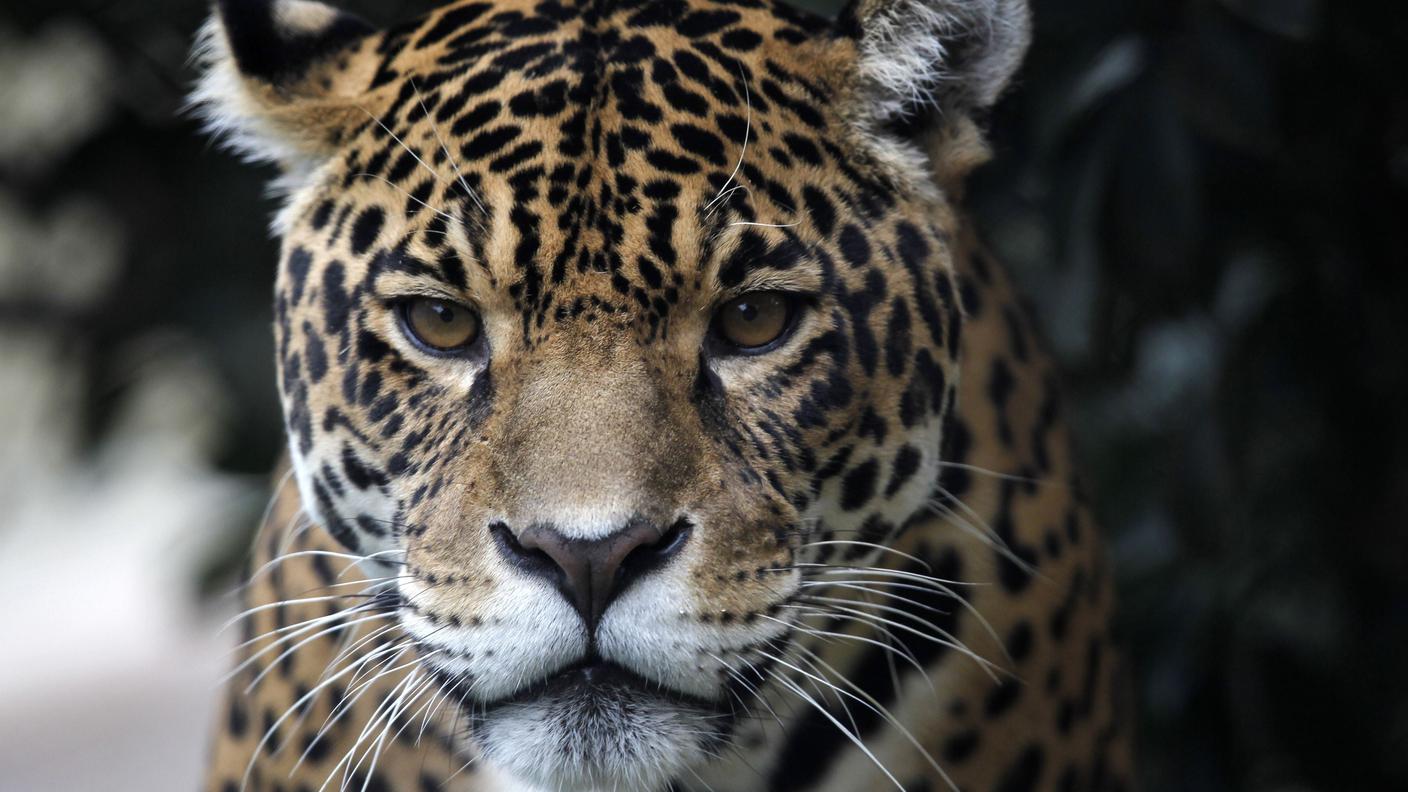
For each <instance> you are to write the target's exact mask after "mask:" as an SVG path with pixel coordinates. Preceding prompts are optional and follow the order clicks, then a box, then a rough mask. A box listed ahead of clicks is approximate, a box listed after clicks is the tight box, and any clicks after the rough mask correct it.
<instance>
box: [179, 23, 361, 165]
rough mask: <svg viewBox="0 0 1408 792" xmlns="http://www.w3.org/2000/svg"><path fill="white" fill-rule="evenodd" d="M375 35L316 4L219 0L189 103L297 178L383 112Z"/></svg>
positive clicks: (243, 148)
mask: <svg viewBox="0 0 1408 792" xmlns="http://www.w3.org/2000/svg"><path fill="white" fill-rule="evenodd" d="M375 38H376V31H375V30H374V29H373V28H372V27H371V26H370V25H368V24H367V23H366V22H363V21H362V20H361V19H359V18H357V17H355V16H352V15H350V14H346V13H343V12H341V11H338V10H337V9H335V8H332V7H331V6H328V5H324V4H323V3H320V2H315V1H314V0H218V2H217V3H216V8H215V13H214V14H213V15H212V16H211V18H210V21H209V22H207V23H206V26H205V27H204V29H203V30H202V31H201V34H200V38H199V40H198V42H197V45H196V61H197V64H198V65H199V68H200V70H201V76H200V78H199V82H198V83H197V85H196V88H195V90H194V91H193V92H192V94H191V106H192V107H193V108H194V110H195V112H196V114H197V115H198V116H199V117H200V118H201V119H202V120H203V121H204V122H205V127H206V129H207V131H209V132H210V133H211V134H213V135H214V136H216V137H217V138H219V139H220V140H221V141H222V142H224V143H225V144H226V145H228V146H230V147H231V148H232V149H234V150H235V151H237V152H239V153H240V154H241V155H243V156H244V157H246V158H247V159H250V160H254V161H261V162H275V163H277V164H279V165H280V166H281V167H282V168H283V169H284V172H285V174H286V175H287V176H288V177H290V178H292V179H294V180H295V181H296V179H297V178H298V177H300V176H301V175H303V174H306V173H307V172H309V171H311V170H312V168H314V167H316V166H317V165H318V164H320V163H321V162H322V161H323V160H325V159H326V158H327V157H329V156H331V155H332V153H333V152H334V151H336V149H337V146H338V144H339V142H340V141H341V138H342V136H343V135H344V134H345V133H346V131H347V130H349V129H350V128H352V127H353V126H354V125H357V124H360V123H364V122H365V121H366V120H367V114H368V113H374V112H376V107H375V105H378V104H379V102H378V101H377V99H378V97H377V96H376V95H375V92H372V91H370V90H369V86H370V85H371V84H372V80H373V76H374V75H375V73H376V69H377V64H378V58H377V56H376V53H375V51H374V45H373V42H374V40H375ZM285 186H289V185H285Z"/></svg>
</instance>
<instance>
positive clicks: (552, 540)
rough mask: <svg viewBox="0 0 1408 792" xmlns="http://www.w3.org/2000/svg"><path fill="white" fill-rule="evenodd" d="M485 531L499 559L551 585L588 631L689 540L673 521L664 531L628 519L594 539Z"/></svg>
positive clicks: (553, 531)
mask: <svg viewBox="0 0 1408 792" xmlns="http://www.w3.org/2000/svg"><path fill="white" fill-rule="evenodd" d="M489 531H490V533H491V534H493V536H494V540H495V544H496V545H497V546H498V548H499V552H500V553H502V554H503V555H504V557H505V558H507V559H508V560H509V561H511V562H512V563H513V564H514V565H515V566H517V567H518V568H519V569H522V570H523V571H525V572H527V573H529V574H532V575H537V576H540V577H544V578H547V579H548V580H550V581H552V582H553V584H554V585H556V586H557V587H558V590H560V591H561V592H562V594H563V596H564V597H566V598H567V601H568V602H570V603H572V604H573V605H574V606H575V607H576V608H577V612H578V613H580V614H581V615H582V619H583V620H585V621H586V623H587V628H588V629H589V630H591V629H595V627H596V623H597V621H599V620H600V619H601V614H602V613H604V612H606V606H607V605H609V604H611V600H613V599H615V598H616V597H617V596H619V595H620V594H621V592H623V591H625V590H626V589H627V588H629V587H630V585H631V584H632V583H635V582H636V581H637V580H639V579H640V578H642V577H644V576H645V575H647V574H649V573H650V572H652V571H654V570H655V569H658V568H659V567H660V566H661V565H663V564H664V563H665V562H666V561H668V560H669V559H670V558H672V557H673V556H675V555H676V554H677V553H679V551H680V549H681V548H682V547H684V544H685V541H686V540H687V539H688V538H689V534H690V524H689V521H688V520H679V521H677V522H676V523H675V524H674V525H671V526H669V527H667V528H666V527H661V526H659V525H657V524H655V523H651V522H647V521H645V520H632V521H631V522H629V523H627V524H626V526H625V527H624V528H621V529H620V530H617V531H614V532H612V533H609V534H607V535H606V536H603V537H601V538H599V539H574V538H572V537H568V536H566V535H564V534H563V533H562V532H561V531H559V530H558V529H557V528H555V527H554V526H552V525H542V524H539V525H532V526H529V527H528V528H525V529H524V530H523V531H521V532H519V533H518V534H516V535H515V534H514V533H513V531H512V530H511V529H510V528H509V527H508V526H507V525H506V524H504V523H501V522H499V523H494V524H493V525H491V526H490V527H489Z"/></svg>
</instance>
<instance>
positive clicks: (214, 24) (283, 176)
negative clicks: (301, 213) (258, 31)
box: [185, 3, 330, 235]
mask: <svg viewBox="0 0 1408 792" xmlns="http://www.w3.org/2000/svg"><path fill="white" fill-rule="evenodd" d="M296 5H298V6H305V7H306V6H315V7H317V8H323V9H326V8H327V6H323V5H322V4H321V3H299V4H296ZM305 11H307V9H306V8H305ZM329 11H330V9H329ZM307 13H313V12H312V11H307ZM299 21H300V22H312V21H314V20H310V19H308V18H307V17H306V16H305V17H304V18H303V19H301V20H299ZM192 59H193V61H194V63H195V65H196V67H197V68H198V69H199V70H200V78H199V79H198V80H197V81H196V85H195V88H194V89H192V91H191V93H190V95H189V96H188V97H187V103H186V108H185V112H186V113H188V114H190V115H192V116H194V117H195V118H197V119H198V120H199V121H200V122H201V129H202V131H203V132H204V133H205V134H207V135H209V136H210V137H211V139H212V140H214V141H216V142H217V143H218V144H219V145H220V146H222V147H224V148H226V149H228V150H230V151H232V152H234V153H235V155H236V156H238V157H240V159H242V160H244V161H245V162H249V163H256V164H263V163H271V164H275V165H278V166H279V168H280V174H279V176H278V177H277V178H275V179H274V180H273V181H271V182H270V183H269V193H270V194H271V195H273V196H274V197H275V198H277V199H279V201H280V207H281V208H280V210H279V212H278V213H277V214H276V215H275V216H274V219H273V221H272V223H271V226H272V230H273V233H274V234H275V235H281V234H282V233H283V232H284V231H285V230H287V226H288V220H289V215H290V210H291V203H290V200H289V199H290V197H291V196H292V195H293V194H294V193H296V192H297V191H298V190H299V188H301V187H303V186H304V185H306V184H308V183H310V181H311V180H312V179H313V178H314V174H315V172H316V171H317V170H318V169H319V168H320V167H321V166H322V165H324V164H325V163H326V161H327V155H326V154H325V153H323V152H320V151H318V150H316V149H313V148H310V147H309V146H308V144H307V142H306V141H303V140H301V139H299V138H298V137H297V136H296V135H291V134H289V132H288V130H287V129H286V128H284V127H282V126H281V125H280V124H279V123H278V121H277V120H275V118H274V117H273V115H272V114H271V112H270V106H269V100H270V96H271V94H272V90H271V89H269V88H267V87H265V86H263V85H261V84H259V83H258V82H256V81H252V80H251V79H250V78H248V77H246V76H244V75H243V74H241V73H240V70H239V67H238V66H237V65H236V62H235V57H234V53H233V52H231V51H230V43H229V39H228V38H227V36H226V34H225V28H224V25H223V24H222V23H221V21H220V19H219V17H218V15H217V16H212V17H211V18H210V19H209V20H208V21H207V22H206V23H205V25H204V26H203V27H202V28H201V30H200V33H199V35H198V36H197V38H196V45H195V50H194V55H193V58H192Z"/></svg>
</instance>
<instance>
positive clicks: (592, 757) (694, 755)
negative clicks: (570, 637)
mask: <svg viewBox="0 0 1408 792" xmlns="http://www.w3.org/2000/svg"><path fill="white" fill-rule="evenodd" d="M462 706H463V707H464V708H465V711H466V712H467V713H471V716H470V717H469V719H468V722H469V724H470V733H472V734H473V738H472V741H473V743H474V744H475V745H476V747H478V749H479V750H480V751H481V752H482V754H483V756H484V759H485V760H486V761H488V762H490V763H491V764H493V765H495V766H498V767H500V768H502V769H504V770H505V771H507V772H508V773H510V774H512V775H514V776H516V777H518V778H520V779H522V780H524V781H526V782H528V783H530V784H533V785H535V786H538V787H541V788H543V789H605V790H611V789H630V790H658V789H663V788H665V787H666V786H667V785H668V784H669V783H670V780H671V779H673V778H675V777H677V776H679V775H683V774H686V773H687V772H688V768H689V767H691V766H698V765H700V764H702V763H703V762H704V760H706V759H707V758H708V757H709V756H710V755H711V754H713V753H716V752H717V751H718V750H719V749H720V747H721V746H722V745H723V744H724V743H725V741H726V740H727V735H728V731H729V728H728V726H729V722H730V720H731V712H730V711H729V710H728V709H727V708H720V707H719V706H718V705H717V704H716V703H714V702H710V701H705V700H702V699H698V698H695V697H693V696H690V695H688V694H685V693H682V692H680V691H676V690H671V689H669V688H666V687H663V686H661V685H660V684H658V683H655V682H652V681H650V680H648V679H646V678H645V677H642V676H640V675H638V674H636V673H634V672H632V671H629V670H627V669H625V668H623V667H621V666H619V665H616V664H614V663H609V662H605V661H603V660H600V659H597V658H593V659H586V660H583V661H581V662H578V663H574V664H573V665H571V666H569V667H567V668H564V669H562V670H561V671H558V672H556V673H554V674H553V675H552V676H550V677H548V678H546V679H543V680H540V681H538V682H535V683H533V684H530V685H528V686H526V687H525V688H523V689H522V690H521V691H519V692H517V693H515V694H514V695H512V696H510V697H507V698H504V699H499V700H497V701H492V702H483V703H479V702H474V701H472V700H470V701H465V702H463V703H462Z"/></svg>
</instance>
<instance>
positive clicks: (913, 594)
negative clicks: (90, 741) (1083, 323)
mask: <svg viewBox="0 0 1408 792" xmlns="http://www.w3.org/2000/svg"><path fill="white" fill-rule="evenodd" d="M906 21H909V22H913V25H906ZM1026 30H1027V20H1026V7H1025V4H1023V3H1020V2H1013V1H1011V0H998V1H996V2H976V1H975V2H971V3H969V2H958V1H957V0H858V1H857V2H856V3H855V4H853V5H852V6H851V7H850V8H848V9H847V10H846V11H844V12H843V13H842V15H841V17H840V18H839V19H838V20H836V21H829V20H825V19H822V18H818V17H814V16H811V15H808V14H805V13H803V12H800V11H797V10H794V9H791V8H790V7H787V6H785V5H781V4H778V3H774V2H771V1H770V0H618V1H617V2H610V1H608V0H586V1H584V2H558V1H557V0H542V1H541V2H530V1H527V0H486V1H485V2H458V3H452V4H450V5H448V6H446V7H444V8H442V9H440V10H438V11H436V12H434V13H432V14H430V15H428V16H426V17H424V18H421V19H417V20H413V21H411V22H409V23H406V24H404V25H401V26H399V27H396V28H392V29H390V30H375V29H373V28H372V27H371V26H369V25H367V24H365V23H363V22H361V21H360V20H357V19H354V18H352V17H349V16H347V15H345V14H341V13H338V12H336V11H333V10H332V9H330V8H328V7H326V6H322V5H320V4H316V3H311V2H306V1H305V0H277V1H274V0H222V2H221V3H220V4H219V8H218V13H217V14H216V16H215V18H214V19H213V20H212V22H211V24H210V25H209V26H208V27H207V29H206V31H205V33H204V34H203V36H202V41H201V44H200V50H199V52H200V61H201V63H202V66H203V74H204V77H203V79H202V81H201V83H200V86H199V88H198V89H197V92H196V96H195V98H196V102H197V105H198V107H199V108H200V112H201V113H202V114H203V116H204V118H206V120H207V122H208V125H209V127H210V128H211V130H212V131H213V132H214V133H215V134H217V135H219V136H221V137H222V139H224V140H225V141H226V142H228V143H229V145H231V146H232V147H233V148H235V149H236V150H237V151H239V152H240V153H242V154H243V155H245V156H246V157H249V158H251V159H262V160H268V161H273V162H276V163H278V164H279V165H280V166H281V168H282V171H283V173H284V177H283V178H282V179H281V181H280V183H279V186H280V189H281V190H282V191H283V193H284V195H285V196H286V200H285V205H284V208H283V209H282V210H281V212H280V214H279V218H278V220H277V222H276V225H275V228H276V231H277V233H279V235H280V237H281V239H282V255H281V263H280V268H279V275H278V283H277V288H276V292H275V317H276V323H275V338H276V347H277V358H278V360H277V364H278V373H279V386H280V392H281V395H282V400H283V406H284V412H285V417H286V424H287V430H288V436H289V452H290V454H289V455H290V471H289V473H290V475H289V478H291V479H292V482H294V483H293V484H290V485H288V486H284V487H281V490H280V494H279V497H278V500H277V501H276V508H275V509H274V510H273V515H272V516H271V519H270V520H269V521H268V523H267V524H266V526H265V530H264V532H263V533H262V535H261V539H260V540H259V541H258V542H257V544H256V554H255V565H254V567H253V568H252V571H251V576H250V583H249V586H248V588H247V590H246V591H247V596H246V599H247V602H248V604H249V612H248V613H247V614H246V615H245V616H244V617H243V618H242V624H243V628H244V630H245V633H244V636H245V638H244V643H243V645H242V647H241V650H240V662H239V665H238V666H237V667H236V669H235V671H234V672H233V673H232V676H231V682H230V686H229V695H228V696H227V702H226V708H225V711H224V713H223V716H222V720H221V722H220V724H219V729H218V732H217V736H216V740H215V746H214V753H213V757H212V762H211V767H210V774H209V777H208V784H207V786H208V788H209V789H211V790H220V791H221V792H225V791H226V790H233V789H241V788H246V789H259V790H266V789H267V790H275V789H282V790H295V789H297V790H303V789H319V788H346V789H382V790H392V789H395V790H413V789H424V790H430V789H464V790H517V789H524V790H529V789H546V790H554V789H574V790H575V789H581V790H588V789H632V790H643V791H645V792H655V791H657V790H665V789H679V790H685V789H689V790H696V789H697V790H706V789H716V790H725V789H726V790H764V789H766V790H777V791H778V792H782V791H784V790H837V791H838V792H839V791H841V790H848V791H849V790H869V789H883V788H886V787H892V788H901V789H906V790H918V789H943V788H955V789H963V790H989V789H992V790H1001V791H1002V792H1017V790H1036V789H1062V790H1066V789H1071V790H1075V789H1115V788H1119V787H1121V786H1122V785H1124V784H1125V783H1126V780H1127V776H1128V770H1129V760H1128V753H1127V736H1126V734H1125V732H1124V731H1122V729H1121V727H1120V723H1119V720H1118V718H1117V717H1116V716H1117V714H1118V711H1119V706H1118V703H1117V701H1116V696H1115V693H1116V692H1117V691H1118V689H1119V685H1118V683H1117V680H1118V679H1119V675H1120V669H1119V665H1120V659H1119V655H1118V652H1117V651H1116V649H1115V647H1113V646H1112V645H1111V644H1110V642H1109V640H1108V637H1107V627H1108V619H1109V611H1110V607H1111V591H1110V582H1109V575H1108V572H1107V569H1106V568H1105V565H1104V562H1103V560H1102V556H1101V554H1100V550H1099V543H1098V537H1097V534H1096V529H1095V526H1094V525H1093V524H1092V521H1091V519H1090V516H1089V514H1088V511H1087V509H1086V508H1085V506H1084V505H1083V503H1082V501H1081V499H1080V496H1079V492H1078V490H1077V487H1076V482H1075V479H1074V473H1073V464H1072V461H1071V458H1070V452H1069V449H1068V447H1067V438H1066V434H1065V428H1064V425H1063V423H1062V420H1061V415H1060V404H1059V397H1058V393H1057V387H1056V383H1055V374H1054V372H1053V371H1052V368H1051V364H1050V362H1049V361H1048V359H1047V357H1046V356H1045V354H1044V352H1043V351H1042V349H1041V347H1040V343H1039V340H1038V339H1037V338H1036V335H1035V333H1034V330H1033V328H1032V326H1031V324H1030V322H1029V321H1028V319H1027V316H1026V314H1025V313H1024V312H1023V310H1022V309H1021V308H1020V303H1019V302H1018V300H1017V299H1016V298H1015V297H1014V295H1013V294H1012V291H1011V289H1010V286H1009V285H1008V282H1007V279H1006V276H1005V274H1004V273H1003V272H1002V270H1001V269H1000V268H999V267H998V266H997V264H996V263H994V262H992V261H991V260H990V259H989V258H988V257H987V256H986V254H985V253H984V252H983V250H982V249H981V247H980V246H979V245H978V244H977V243H976V241H975V239H974V237H973V234H972V232H971V230H970V228H969V226H968V224H967V221H966V218H965V217H964V216H963V214H962V213H961V211H960V209H959V208H958V206H957V205H956V200H957V196H958V195H959V194H960V191H961V184H962V178H963V176H964V175H965V174H966V173H967V171H968V170H970V169H971V167H972V166H973V165H974V164H976V163H977V162H979V161H981V160H982V159H983V157H984V156H985V149H984V147H983V144H982V141H981V136H980V135H979V134H978V132H977V127H976V125H975V124H974V118H975V117H976V115H977V114H979V113H980V112H981V111H982V110H983V109H984V108H985V107H986V106H988V105H990V104H991V103H992V102H993V101H995V99H996V98H997V96H998V95H999V93H1000V91H1001V89H1002V87H1003V86H1004V85H1005V84H1006V82H1007V81H1008V80H1009V79H1010V77H1011V75H1012V73H1013V71H1014V70H1015V68H1016V64H1017V63H1018V62H1019V61H1020V58H1021V54H1022V51H1023V50H1024V48H1025V45H1026V35H1027V34H1026ZM896 50H903V51H896ZM755 290H774V291H785V292H789V293H793V294H795V295H798V301H799V304H800V305H802V306H803V307H802V309H801V311H800V318H799V319H798V321H797V323H796V325H795V328H794V329H793V330H792V331H791V332H790V334H788V335H787V336H786V337H785V338H784V339H783V340H781V341H780V342H779V343H778V344H777V345H776V347H775V348H772V349H770V350H768V351H766V352H765V353H763V354H756V355H736V354H727V353H725V352H723V351H721V350H720V349H718V348H717V346H716V345H715V344H714V343H713V342H712V341H711V338H712V336H711V316H712V315H713V312H714V310H715V309H716V307H717V306H718V305H720V304H721V302H723V301H725V300H727V299H730V298H732V297H735V296H738V295H741V294H745V293H748V292H750V291H755ZM417 296H420V297H424V296H430V297H435V298H439V299H446V300H451V301H454V302H457V303H461V304H465V305H468V306H472V307H473V308H474V309H475V310H477V311H478V312H479V315H480V316H482V320H483V341H482V343H479V344H477V345H476V346H475V347H474V348H473V349H472V350H468V351H465V352H464V353H463V354H456V355H451V356H445V355H437V354H432V353H431V352H430V351H428V350H426V349H424V348H423V347H420V346H418V345H417V344H416V343H415V342H414V341H412V340H411V338H410V337H409V336H408V335H407V333H406V332H405V329H404V327H403V325H402V322H401V320H400V319H399V318H398V316H399V315H398V313H397V310H396V306H397V304H398V303H399V302H400V301H402V300H404V299H407V298H413V297H417ZM640 524H646V525H650V526H659V529H660V531H661V532H664V531H665V530H666V528H668V529H669V531H670V532H671V534H670V535H673V536H676V537H677V539H678V541H677V543H676V544H672V545H671V547H672V550H671V555H670V556H668V557H667V558H666V557H664V556H662V558H664V560H662V561H660V562H659V563H658V564H657V565H655V566H652V567H650V568H649V569H648V570H646V571H644V572H641V573H640V574H638V575H635V576H634V577H632V578H631V579H630V582H629V585H625V584H624V583H623V584H622V585H621V586H620V587H619V588H620V590H619V591H618V592H617V593H616V595H615V597H614V598H613V599H612V600H611V601H610V604H609V606H607V607H606V608H605V610H604V611H602V612H601V613H600V615H599V617H597V616H592V617H590V620H591V621H592V622H593V623H591V624H588V623H587V622H588V619H586V618H584V617H583V616H582V615H581V614H580V613H579V608H576V607H574V605H573V604H572V602H571V601H570V600H571V597H570V596H566V595H564V590H561V581H560V580H558V581H557V584H556V585H555V584H554V580H555V579H554V578H553V576H552V574H547V573H543V572H542V571H541V570H539V571H536V572H535V571H533V570H532V569H530V568H529V566H531V564H527V562H525V560H524V558H525V556H524V555H523V553H522V552H520V551H521V548H519V550H513V549H512V546H513V545H514V544H515V543H516V541H517V540H516V539H515V538H514V537H519V538H522V537H523V536H524V535H525V532H527V531H529V530H530V529H535V527H538V526H546V527H548V528H549V529H550V530H552V531H553V532H555V534H557V535H560V536H563V537H566V538H567V539H569V540H571V541H574V542H578V543H602V542H608V543H609V542H613V541H618V540H619V538H620V537H621V536H623V535H624V533H625V532H626V531H627V526H632V525H640ZM530 560H531V559H530ZM534 563H536V562H534ZM583 612H584V611H583ZM584 664H585V665H584ZM603 664H605V665H609V666H610V667H611V668H613V669H616V672H617V673H619V674H621V675H625V676H628V677H631V678H632V679H634V680H635V681H634V682H633V683H631V684H617V683H616V682H612V683H611V684H609V685H608V684H605V683H602V685H601V687H600V688H592V689H593V690H595V691H596V692H595V693H592V694H591V695H583V694H582V693H581V689H580V688H579V687H571V688H564V687H561V686H560V685H558V684H557V683H556V682H555V681H554V680H559V679H561V678H564V677H565V676H568V675H571V674H578V675H580V674H587V672H586V671H582V670H580V669H582V668H588V667H592V668H594V667H599V666H601V665H603ZM572 678H573V679H576V678H577V677H576V676H573V677H572ZM582 678H584V679H586V680H587V684H588V687H590V685H591V684H596V683H593V682H591V680H592V679H595V678H596V677H592V676H591V675H590V674H587V675H586V676H584V677H582ZM324 785H326V787H324Z"/></svg>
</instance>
